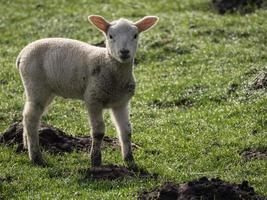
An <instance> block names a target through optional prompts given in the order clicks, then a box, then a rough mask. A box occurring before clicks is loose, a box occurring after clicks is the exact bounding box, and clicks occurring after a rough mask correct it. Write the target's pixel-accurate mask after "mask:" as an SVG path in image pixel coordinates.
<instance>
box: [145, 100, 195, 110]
mask: <svg viewBox="0 0 267 200" xmlns="http://www.w3.org/2000/svg"><path fill="white" fill-rule="evenodd" d="M149 105H150V106H155V107H158V108H171V107H192V106H193V101H192V100H191V99H188V98H181V99H179V100H174V101H160V100H158V99H156V100H154V101H153V102H151V103H150V104H149Z"/></svg>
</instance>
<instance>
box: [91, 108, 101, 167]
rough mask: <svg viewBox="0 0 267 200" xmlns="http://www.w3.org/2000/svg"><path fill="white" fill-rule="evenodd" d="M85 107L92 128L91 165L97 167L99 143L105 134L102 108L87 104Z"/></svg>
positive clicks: (99, 152) (99, 155)
mask: <svg viewBox="0 0 267 200" xmlns="http://www.w3.org/2000/svg"><path fill="white" fill-rule="evenodd" d="M87 107H88V113H89V118H90V123H91V128H92V130H91V132H92V133H91V134H92V146H91V165H92V167H97V166H100V165H101V162H102V158H101V143H102V139H103V137H104V134H105V124H104V120H103V113H102V112H103V108H102V107H101V106H97V105H92V106H90V105H88V106H87Z"/></svg>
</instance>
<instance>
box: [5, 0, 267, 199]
mask: <svg viewBox="0 0 267 200" xmlns="http://www.w3.org/2000/svg"><path fill="white" fill-rule="evenodd" d="M209 2H210V1H208V0H180V1H168V3H166V1H163V0H162V1H156V3H155V1H152V0H146V1H142V2H141V1H140V2H136V1H135V2H133V1H130V0H123V1H122V0H110V1H101V0H97V1H88V0H77V1H68V0H56V1H49V0H46V1H33V0H28V1H27V3H25V1H22V0H14V1H4V0H0V13H1V15H0V45H1V47H0V69H1V70H0V88H1V89H0V102H1V103H0V132H2V131H4V130H5V129H6V128H7V127H8V126H9V125H10V124H11V123H12V122H14V121H17V120H19V119H21V112H22V109H23V103H24V100H23V86H22V83H21V81H20V77H19V73H18V71H17V69H16V68H15V64H14V63H15V59H16V56H17V55H18V53H19V51H20V50H21V49H22V48H23V47H24V46H25V45H26V44H27V43H29V42H32V41H34V40H36V39H39V38H44V37H69V38H74V39H78V40H82V41H85V42H89V43H97V42H99V41H101V40H102V39H103V36H102V35H101V33H99V31H97V30H96V29H95V28H94V27H92V26H91V25H90V24H89V23H88V22H87V16H88V15H89V14H100V15H103V16H105V17H106V18H107V19H116V18H119V17H125V18H129V19H132V20H137V19H139V18H141V17H142V16H144V15H157V16H159V17H160V22H159V24H158V25H157V26H156V27H155V28H153V29H152V30H150V31H149V32H147V33H145V34H143V35H142V38H141V41H140V48H139V50H138V53H137V60H138V61H139V63H138V65H137V66H136V69H135V76H136V79H137V84H138V86H137V93H136V95H135V96H134V98H133V100H132V105H131V121H132V123H133V127H134V133H133V141H134V142H135V143H137V144H139V145H140V146H141V147H142V148H141V149H139V150H136V151H135V152H134V154H135V157H136V160H137V163H138V165H139V166H142V167H143V168H145V169H147V170H148V171H149V172H151V173H158V174H159V179H158V180H153V179H138V178H129V179H126V180H118V181H99V182H91V181H84V180H83V177H82V174H81V173H80V169H85V168H88V167H89V166H90V165H89V158H88V155H87V153H81V152H79V153H77V152H74V153H71V154H65V155H63V156H55V155H51V154H48V153H46V152H44V154H45V158H46V160H47V161H48V163H49V167H47V168H39V167H34V166H33V165H31V164H30V163H29V161H28V157H27V155H26V153H23V154H16V153H14V151H15V149H14V148H15V147H14V148H11V147H5V146H3V145H0V178H6V177H9V176H11V180H9V181H4V182H2V183H0V199H1V197H2V198H4V199H126V198H127V199H136V196H137V194H138V192H140V191H142V190H143V189H144V188H151V187H153V186H156V185H159V184H160V183H162V182H163V181H165V180H175V181H177V182H183V181H189V180H191V179H194V178H198V177H201V176H208V177H220V178H222V179H224V180H226V181H230V182H240V181H242V180H244V179H246V180H248V181H249V182H250V184H251V185H252V186H253V187H254V188H255V190H256V192H258V193H260V194H263V195H267V185H266V181H267V162H266V160H257V159H254V160H251V161H245V160H244V159H242V157H241V156H240V153H241V152H242V150H244V149H246V148H257V147H260V148H266V147H267V146H266V145H267V95H266V91H263V90H259V91H250V90H249V89H248V85H249V83H250V82H251V80H253V78H254V77H255V75H256V74H257V73H258V72H259V71H261V70H262V69H264V67H265V66H266V65H267V36H266V32H267V26H266V18H267V11H266V10H264V9H262V10H258V11H256V12H255V13H252V14H248V15H239V14H232V15H223V16H221V15H218V14H217V13H216V12H215V11H214V10H213V9H212V8H211V7H210V4H209ZM233 84H235V85H237V88H236V91H234V92H229V87H230V86H231V85H233ZM185 102H188V104H190V106H183V103H185ZM105 118H106V123H107V133H106V134H107V135H111V136H115V135H116V133H115V131H114V128H113V126H112V124H111V122H110V119H109V117H108V115H105ZM43 120H44V121H45V122H47V123H49V124H52V125H54V126H56V127H59V128H61V129H63V130H64V131H66V132H67V133H70V134H73V135H88V134H89V132H90V129H89V126H88V123H87V114H86V111H85V109H84V105H83V103H82V102H79V101H68V100H64V99H62V98H57V99H56V101H55V102H54V103H53V104H52V106H51V108H50V110H49V112H48V114H47V115H46V116H44V118H43ZM255 133H256V134H255ZM103 160H104V163H105V164H107V163H116V164H123V163H122V159H121V156H120V152H119V151H118V150H116V151H112V150H110V149H106V150H104V152H103ZM76 192H79V195H75V193H76Z"/></svg>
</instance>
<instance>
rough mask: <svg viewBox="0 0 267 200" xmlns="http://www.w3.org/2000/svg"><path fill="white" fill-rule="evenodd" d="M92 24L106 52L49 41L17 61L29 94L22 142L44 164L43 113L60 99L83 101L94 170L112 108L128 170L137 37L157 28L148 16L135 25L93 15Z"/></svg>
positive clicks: (71, 42)
mask: <svg viewBox="0 0 267 200" xmlns="http://www.w3.org/2000/svg"><path fill="white" fill-rule="evenodd" d="M88 19H89V21H90V22H91V23H92V24H94V25H95V26H96V27H97V28H98V29H99V30H100V31H102V32H103V33H104V36H105V38H106V48H103V47H96V46H91V45H89V44H87V43H84V42H81V41H77V40H72V39H65V38H47V39H41V40H38V41H35V42H33V43H31V44H29V45H27V46H26V47H25V48H24V49H23V50H22V51H21V53H20V54H19V56H18V58H17V62H16V65H17V68H18V69H19V72H20V76H21V78H22V81H23V85H24V88H25V92H26V103H25V107H24V111H23V125H24V133H23V143H24V147H25V148H27V149H28V152H29V157H30V160H31V161H32V162H33V163H35V164H37V165H44V164H45V162H44V160H43V158H42V154H41V151H40V148H39V136H38V126H39V122H40V119H41V116H42V114H43V112H44V110H45V108H46V107H47V106H48V105H49V104H50V103H51V101H52V100H53V98H54V97H55V96H56V95H58V96H62V97H64V98H75V99H81V100H84V101H85V104H86V107H87V109H88V114H89V118H90V123H91V128H92V131H91V132H92V138H93V139H92V148H91V164H92V166H100V165H101V149H100V146H101V142H102V138H103V136H104V132H105V125H104V121H103V116H102V112H103V109H106V108H110V109H111V114H112V118H113V119H114V122H115V126H116V129H117V132H118V135H119V139H120V142H121V149H122V156H123V159H124V162H125V163H126V165H127V166H128V167H133V168H135V167H136V164H135V161H134V158H133V154H132V148H131V124H130V122H129V110H128V105H129V101H130V99H131V97H132V96H133V95H134V91H135V79H134V75H133V60H134V56H135V53H136V49H137V43H138V35H139V33H141V32H143V31H146V30H148V29H149V28H150V27H152V26H153V25H155V24H156V22H157V21H158V17H154V16H147V17H144V18H143V19H141V20H139V21H137V22H135V23H133V22H131V21H128V20H126V19H119V20H117V21H113V22H111V23H109V22H108V21H106V20H105V19H104V18H103V17H101V16H97V15H91V16H89V17H88Z"/></svg>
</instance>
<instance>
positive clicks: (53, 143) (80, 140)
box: [0, 122, 138, 153]
mask: <svg viewBox="0 0 267 200" xmlns="http://www.w3.org/2000/svg"><path fill="white" fill-rule="evenodd" d="M22 133H23V125H22V123H21V122H16V123H14V124H12V125H11V126H10V127H9V128H8V129H7V130H6V131H5V132H4V133H2V134H0V144H1V143H2V144H5V145H14V144H17V145H18V147H17V150H16V151H17V152H22V151H24V149H23V144H22ZM39 138H40V146H41V147H42V148H44V149H45V150H47V151H49V152H50V153H64V152H72V151H73V150H81V151H89V149H90V148H91V142H92V139H91V137H90V136H76V137H74V136H71V135H67V134H66V133H65V132H63V131H61V130H60V129H58V128H55V127H53V126H50V125H47V124H44V123H41V125H40V129H39ZM107 146H108V147H111V148H119V147H120V144H119V140H118V139H117V138H111V137H108V136H105V137H104V138H103V145H102V147H107ZM133 148H138V146H137V145H135V144H133Z"/></svg>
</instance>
